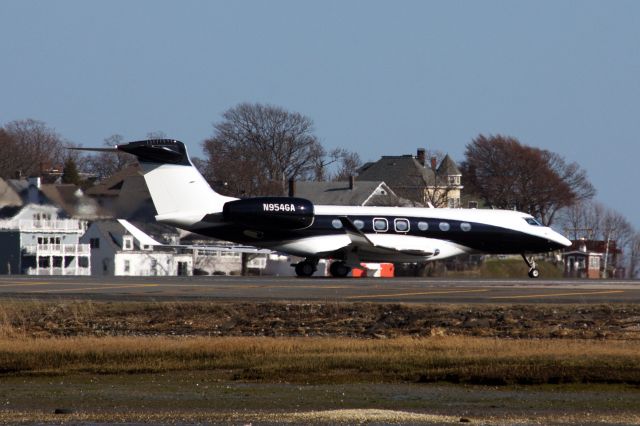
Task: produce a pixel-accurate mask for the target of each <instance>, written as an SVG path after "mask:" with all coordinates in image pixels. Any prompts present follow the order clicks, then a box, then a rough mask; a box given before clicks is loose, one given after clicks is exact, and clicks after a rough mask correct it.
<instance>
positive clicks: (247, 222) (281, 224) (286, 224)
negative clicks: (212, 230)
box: [222, 197, 313, 231]
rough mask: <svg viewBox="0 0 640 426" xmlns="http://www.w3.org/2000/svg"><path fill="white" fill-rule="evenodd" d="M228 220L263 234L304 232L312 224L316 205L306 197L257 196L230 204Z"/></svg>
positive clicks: (224, 215)
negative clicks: (301, 230)
mask: <svg viewBox="0 0 640 426" xmlns="http://www.w3.org/2000/svg"><path fill="white" fill-rule="evenodd" d="M222 214H223V217H224V220H225V221H228V222H233V223H237V224H240V225H243V226H246V227H248V228H251V229H257V230H261V231H272V230H273V231H275V230H289V231H292V230H297V229H305V228H308V227H310V226H311V224H312V223H313V203H312V202H311V201H309V200H305V199H304V198H293V197H256V198H247V199H245V200H236V201H229V202H228V203H225V205H224V209H223V212H222Z"/></svg>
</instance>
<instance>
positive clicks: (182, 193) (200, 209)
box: [116, 139, 235, 225]
mask: <svg viewBox="0 0 640 426" xmlns="http://www.w3.org/2000/svg"><path fill="white" fill-rule="evenodd" d="M116 148H117V149H118V150H119V151H123V152H127V153H129V154H133V155H135V156H136V157H137V158H138V161H139V162H140V166H141V167H142V170H143V172H144V179H145V182H146V183H147V187H148V188H149V193H150V194H151V198H152V200H153V204H154V205H155V208H156V210H157V212H158V215H157V216H156V219H157V220H158V221H164V222H170V223H174V224H178V225H190V224H193V223H195V222H197V221H199V220H200V219H202V217H203V216H204V215H206V214H211V213H218V212H222V208H223V206H224V204H225V203H226V202H227V201H231V200H235V198H231V197H225V196H223V195H220V194H218V193H217V192H215V191H214V190H213V189H212V188H211V186H209V184H208V183H207V181H206V180H205V179H204V177H203V176H202V175H201V174H200V172H198V170H197V169H196V168H195V167H194V166H193V164H192V163H191V160H190V159H189V155H188V153H187V148H186V147H185V145H184V143H182V142H180V141H176V140H173V139H152V140H143V141H136V142H129V143H126V144H120V145H117V146H116Z"/></svg>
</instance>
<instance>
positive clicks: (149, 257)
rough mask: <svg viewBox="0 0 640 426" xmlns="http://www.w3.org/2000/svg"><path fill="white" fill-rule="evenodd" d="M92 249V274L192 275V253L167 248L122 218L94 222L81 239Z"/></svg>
mask: <svg viewBox="0 0 640 426" xmlns="http://www.w3.org/2000/svg"><path fill="white" fill-rule="evenodd" d="M80 241H81V242H82V243H85V244H88V245H89V246H90V247H91V260H92V261H91V275H130V276H149V275H151V276H153V275H156V276H157V275H170V276H176V275H193V251H192V250H190V249H185V248H180V247H174V246H165V245H162V244H161V243H160V242H158V241H157V240H156V239H154V238H152V237H151V236H149V235H148V234H146V233H145V232H143V231H142V230H141V229H140V228H139V227H137V226H134V225H133V224H131V223H130V222H128V221H126V220H123V219H117V220H116V219H109V220H98V221H95V222H93V223H92V224H91V225H90V226H89V228H88V229H87V232H86V233H85V234H84V235H83V236H82V237H81V238H80Z"/></svg>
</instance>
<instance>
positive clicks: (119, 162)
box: [80, 134, 135, 181]
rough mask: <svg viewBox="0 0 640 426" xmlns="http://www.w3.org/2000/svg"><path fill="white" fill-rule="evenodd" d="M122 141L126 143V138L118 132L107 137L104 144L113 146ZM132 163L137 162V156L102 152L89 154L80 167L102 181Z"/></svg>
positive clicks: (109, 146) (120, 152)
mask: <svg viewBox="0 0 640 426" xmlns="http://www.w3.org/2000/svg"><path fill="white" fill-rule="evenodd" d="M122 143H124V138H123V137H122V135H117V134H116V135H111V136H109V137H108V138H106V139H105V140H104V142H103V143H102V145H103V146H104V147H105V148H113V147H114V146H116V145H118V144H122ZM132 163H135V157H134V156H132V155H131V154H127V153H126V152H122V151H118V152H116V153H113V152H101V153H98V154H93V155H91V156H88V158H87V159H86V160H84V161H83V162H82V166H81V167H80V168H81V169H82V170H83V171H85V172H88V173H90V174H92V175H94V176H95V177H96V180H97V181H101V180H103V179H106V178H108V177H109V176H112V175H113V174H114V173H116V172H117V171H119V170H122V169H123V168H124V167H126V166H127V165H129V164H132Z"/></svg>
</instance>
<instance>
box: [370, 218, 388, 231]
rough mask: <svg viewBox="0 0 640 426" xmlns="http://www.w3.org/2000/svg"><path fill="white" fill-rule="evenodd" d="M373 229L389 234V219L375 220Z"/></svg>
mask: <svg viewBox="0 0 640 426" xmlns="http://www.w3.org/2000/svg"><path fill="white" fill-rule="evenodd" d="M373 229H374V230H375V231H376V232H387V230H388V229H389V222H387V219H384V218H381V217H377V218H375V219H373Z"/></svg>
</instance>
